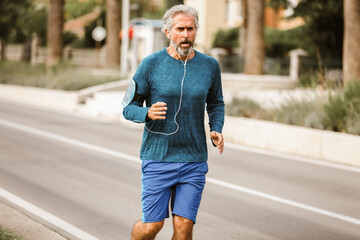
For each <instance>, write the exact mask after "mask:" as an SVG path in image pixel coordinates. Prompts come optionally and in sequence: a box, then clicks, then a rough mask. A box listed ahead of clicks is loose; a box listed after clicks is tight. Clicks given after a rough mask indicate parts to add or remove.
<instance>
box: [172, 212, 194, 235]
mask: <svg viewBox="0 0 360 240" xmlns="http://www.w3.org/2000/svg"><path fill="white" fill-rule="evenodd" d="M173 224H174V230H175V232H178V233H182V234H185V235H189V234H190V235H191V234H192V229H193V226H194V222H193V221H191V220H190V219H187V218H184V217H180V216H178V215H174V218H173Z"/></svg>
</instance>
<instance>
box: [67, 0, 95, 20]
mask: <svg viewBox="0 0 360 240" xmlns="http://www.w3.org/2000/svg"><path fill="white" fill-rule="evenodd" d="M97 6H99V7H100V6H101V1H99V0H87V1H79V0H67V1H65V6H64V8H65V19H66V20H71V19H74V18H78V17H81V16H83V15H85V14H87V13H91V12H92V11H93V10H94V8H95V7H97Z"/></svg>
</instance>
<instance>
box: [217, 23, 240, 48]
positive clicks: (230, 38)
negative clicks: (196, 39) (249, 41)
mask: <svg viewBox="0 0 360 240" xmlns="http://www.w3.org/2000/svg"><path fill="white" fill-rule="evenodd" d="M239 36H240V27H236V28H230V29H219V30H218V31H217V32H216V34H215V38H214V42H213V44H212V46H213V47H219V48H225V49H226V50H227V51H228V52H229V55H231V54H232V53H233V49H234V48H237V47H238V46H239Z"/></svg>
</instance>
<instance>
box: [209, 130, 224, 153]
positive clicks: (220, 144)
mask: <svg viewBox="0 0 360 240" xmlns="http://www.w3.org/2000/svg"><path fill="white" fill-rule="evenodd" d="M210 138H211V140H212V142H213V143H214V144H215V146H216V147H217V148H218V149H219V153H220V154H222V152H223V151H224V137H223V135H222V134H221V133H218V132H210Z"/></svg>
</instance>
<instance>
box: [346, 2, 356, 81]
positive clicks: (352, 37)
mask: <svg viewBox="0 0 360 240" xmlns="http://www.w3.org/2000/svg"><path fill="white" fill-rule="evenodd" d="M344 18H345V19H344V24H345V28H344V52H343V73H344V76H343V78H344V83H346V82H347V81H350V80H355V79H356V80H359V81H360V61H359V60H360V27H359V26H360V0H344Z"/></svg>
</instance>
